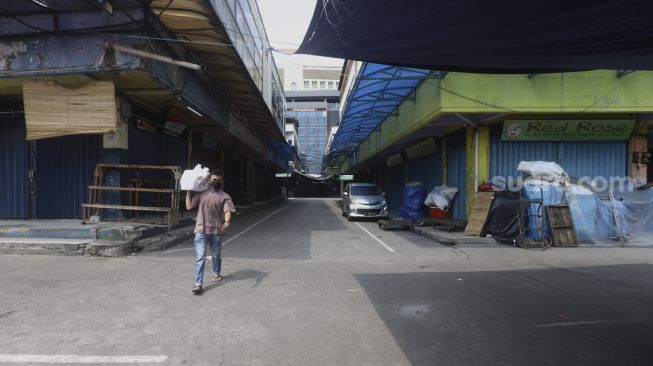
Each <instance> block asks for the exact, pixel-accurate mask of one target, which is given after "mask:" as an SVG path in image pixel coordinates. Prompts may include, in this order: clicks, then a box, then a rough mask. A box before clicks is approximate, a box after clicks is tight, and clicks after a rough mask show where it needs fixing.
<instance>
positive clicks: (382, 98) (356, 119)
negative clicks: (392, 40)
mask: <svg viewBox="0 0 653 366" xmlns="http://www.w3.org/2000/svg"><path fill="white" fill-rule="evenodd" d="M432 75H433V72H432V71H430V70H422V69H413V68H407V67H396V66H388V65H381V64H373V63H364V64H363V66H362V68H361V70H360V72H359V73H358V77H357V78H356V82H355V83H354V86H353V88H352V91H351V93H350V94H349V96H348V99H347V100H346V101H344V103H345V111H344V113H343V115H342V118H341V120H340V126H339V127H338V131H337V132H336V135H335V136H334V138H333V142H332V143H331V146H330V150H329V152H328V154H327V155H326V157H325V161H329V160H332V159H333V158H335V157H337V156H343V155H350V154H352V153H353V152H354V151H355V150H356V149H357V148H358V146H359V145H360V144H361V142H363V141H364V140H365V139H366V138H367V137H368V136H369V135H370V134H371V133H372V132H373V131H374V130H376V129H377V128H378V127H379V125H380V124H381V122H383V121H384V120H385V119H386V118H387V117H388V116H390V115H393V114H395V115H396V114H397V108H398V107H399V105H400V104H401V103H402V102H403V101H404V100H407V99H411V98H415V88H416V87H417V86H418V85H419V84H420V83H421V82H422V80H423V79H425V78H427V77H432Z"/></svg>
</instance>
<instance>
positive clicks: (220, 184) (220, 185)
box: [211, 180, 222, 189]
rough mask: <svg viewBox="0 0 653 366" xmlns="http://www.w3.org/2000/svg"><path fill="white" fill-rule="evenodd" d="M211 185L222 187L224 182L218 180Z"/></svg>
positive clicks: (214, 187)
mask: <svg viewBox="0 0 653 366" xmlns="http://www.w3.org/2000/svg"><path fill="white" fill-rule="evenodd" d="M211 186H212V187H213V189H222V182H220V181H219V180H216V181H215V182H211Z"/></svg>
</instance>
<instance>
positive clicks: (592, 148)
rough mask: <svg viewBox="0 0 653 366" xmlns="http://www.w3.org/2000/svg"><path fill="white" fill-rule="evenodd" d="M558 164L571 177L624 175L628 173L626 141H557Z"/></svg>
mask: <svg viewBox="0 0 653 366" xmlns="http://www.w3.org/2000/svg"><path fill="white" fill-rule="evenodd" d="M558 164H560V166H562V168H563V169H564V170H565V171H566V172H567V174H569V175H570V176H572V177H577V178H580V177H583V176H587V177H591V178H594V177H599V176H602V177H606V178H608V177H624V176H626V175H627V174H628V165H627V164H628V144H627V143H626V141H583V142H561V143H559V152H558Z"/></svg>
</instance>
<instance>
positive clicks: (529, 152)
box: [490, 141, 558, 178]
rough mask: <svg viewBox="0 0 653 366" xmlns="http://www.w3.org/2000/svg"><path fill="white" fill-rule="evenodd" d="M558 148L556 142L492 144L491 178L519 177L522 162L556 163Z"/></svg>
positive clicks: (506, 142) (498, 142)
mask: <svg viewBox="0 0 653 366" xmlns="http://www.w3.org/2000/svg"><path fill="white" fill-rule="evenodd" d="M557 156H558V147H557V145H556V143H555V142H534V141H520V142H513V141H493V142H492V143H491V144H490V178H492V177H517V176H520V175H521V174H519V172H517V165H518V164H519V162H520V161H524V160H525V161H533V160H543V161H556V158H557Z"/></svg>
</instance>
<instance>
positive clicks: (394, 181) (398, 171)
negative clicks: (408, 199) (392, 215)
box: [386, 164, 406, 210]
mask: <svg viewBox="0 0 653 366" xmlns="http://www.w3.org/2000/svg"><path fill="white" fill-rule="evenodd" d="M404 176H405V173H404V164H399V165H396V166H393V167H390V168H388V192H386V193H387V194H388V197H387V198H388V206H390V208H392V209H394V210H399V209H400V208H401V203H402V200H403V196H404V185H405V184H406V181H405V177H404Z"/></svg>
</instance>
